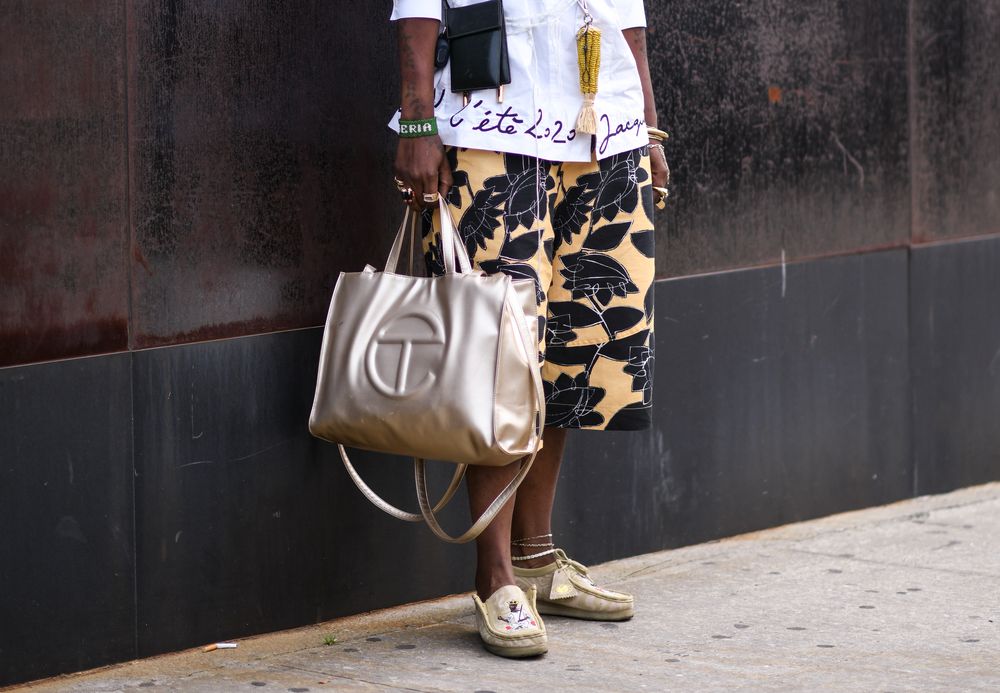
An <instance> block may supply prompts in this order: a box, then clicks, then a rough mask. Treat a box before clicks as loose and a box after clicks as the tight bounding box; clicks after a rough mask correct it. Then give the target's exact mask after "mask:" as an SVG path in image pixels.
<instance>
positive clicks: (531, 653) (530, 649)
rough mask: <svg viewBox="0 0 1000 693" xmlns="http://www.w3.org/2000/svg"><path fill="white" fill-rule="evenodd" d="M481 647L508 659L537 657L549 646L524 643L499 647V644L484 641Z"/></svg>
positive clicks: (547, 649)
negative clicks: (521, 645)
mask: <svg viewBox="0 0 1000 693" xmlns="http://www.w3.org/2000/svg"><path fill="white" fill-rule="evenodd" d="M483 647H485V648H486V649H487V651H489V652H491V653H492V654H495V655H497V656H498V657H507V658H508V659H520V658H522V657H537V656H538V655H543V654H545V653H546V652H548V651H549V646H548V645H547V644H546V643H541V644H538V645H524V646H523V647H501V646H499V645H490V644H489V643H486V642H484V643H483Z"/></svg>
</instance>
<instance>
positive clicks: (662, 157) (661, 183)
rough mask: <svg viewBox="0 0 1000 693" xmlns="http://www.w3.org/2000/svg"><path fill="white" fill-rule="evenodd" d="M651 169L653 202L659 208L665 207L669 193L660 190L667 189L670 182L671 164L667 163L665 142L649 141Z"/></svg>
mask: <svg viewBox="0 0 1000 693" xmlns="http://www.w3.org/2000/svg"><path fill="white" fill-rule="evenodd" d="M649 169H650V171H651V172H652V174H653V202H655V203H656V207H657V209H663V206H664V204H663V203H664V200H665V199H666V197H667V195H666V193H665V192H662V193H661V192H660V191H661V190H663V191H665V190H666V189H667V183H669V182H670V166H669V165H668V164H667V155H666V154H665V153H664V151H663V144H662V143H660V142H658V141H656V140H650V143H649Z"/></svg>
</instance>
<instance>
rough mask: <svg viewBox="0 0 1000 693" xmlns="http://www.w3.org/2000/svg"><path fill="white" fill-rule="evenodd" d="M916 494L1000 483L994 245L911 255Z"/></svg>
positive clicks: (998, 295) (999, 258)
mask: <svg viewBox="0 0 1000 693" xmlns="http://www.w3.org/2000/svg"><path fill="white" fill-rule="evenodd" d="M910 277H911V281H912V285H911V287H912V288H911V291H912V308H911V311H912V312H911V320H912V354H913V356H912V359H913V417H914V459H915V464H916V472H917V478H916V489H915V490H916V493H918V494H923V493H943V492H945V491H951V490H953V489H956V488H961V487H963V486H971V485H973V484H980V483H984V482H987V481H995V480H998V479H1000V426H998V425H997V423H998V421H1000V309H998V308H997V306H998V305H1000V237H993V238H989V239H984V240H975V241H965V242H960V243H948V244H942V245H932V246H927V247H922V248H916V249H914V250H913V253H912V269H911V273H910Z"/></svg>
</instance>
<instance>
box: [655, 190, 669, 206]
mask: <svg viewBox="0 0 1000 693" xmlns="http://www.w3.org/2000/svg"><path fill="white" fill-rule="evenodd" d="M653 192H654V193H655V194H656V195H657V197H656V199H655V200H653V203H654V204H655V205H656V208H657V209H665V208H666V206H667V195H669V194H670V191H669V190H667V189H666V188H660V187H657V186H655V185H654V186H653Z"/></svg>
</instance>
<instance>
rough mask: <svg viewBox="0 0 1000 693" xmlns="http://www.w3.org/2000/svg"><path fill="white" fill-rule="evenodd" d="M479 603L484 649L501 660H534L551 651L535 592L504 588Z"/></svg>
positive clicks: (478, 616)
mask: <svg viewBox="0 0 1000 693" xmlns="http://www.w3.org/2000/svg"><path fill="white" fill-rule="evenodd" d="M472 600H473V601H474V602H475V603H476V627H477V628H479V637H480V638H482V640H483V646H484V647H485V648H486V649H487V650H489V651H490V652H492V653H493V654H495V655H499V656H501V657H532V656H534V655H540V654H543V653H545V652H547V651H548V649H549V644H548V639H547V638H546V636H545V624H544V623H542V619H541V618H540V617H539V616H538V610H537V609H536V608H535V588H534V587H531V588H529V589H527V590H524V591H522V590H521V588H520V587H517V586H515V585H505V586H504V587H501V588H500V589H498V590H497V591H496V592H494V593H493V594H492V595H490V597H489V599H487V600H486V601H485V602H484V601H482V600H481V599H480V598H479V597H478V596H477V595H475V594H473V595H472Z"/></svg>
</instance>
